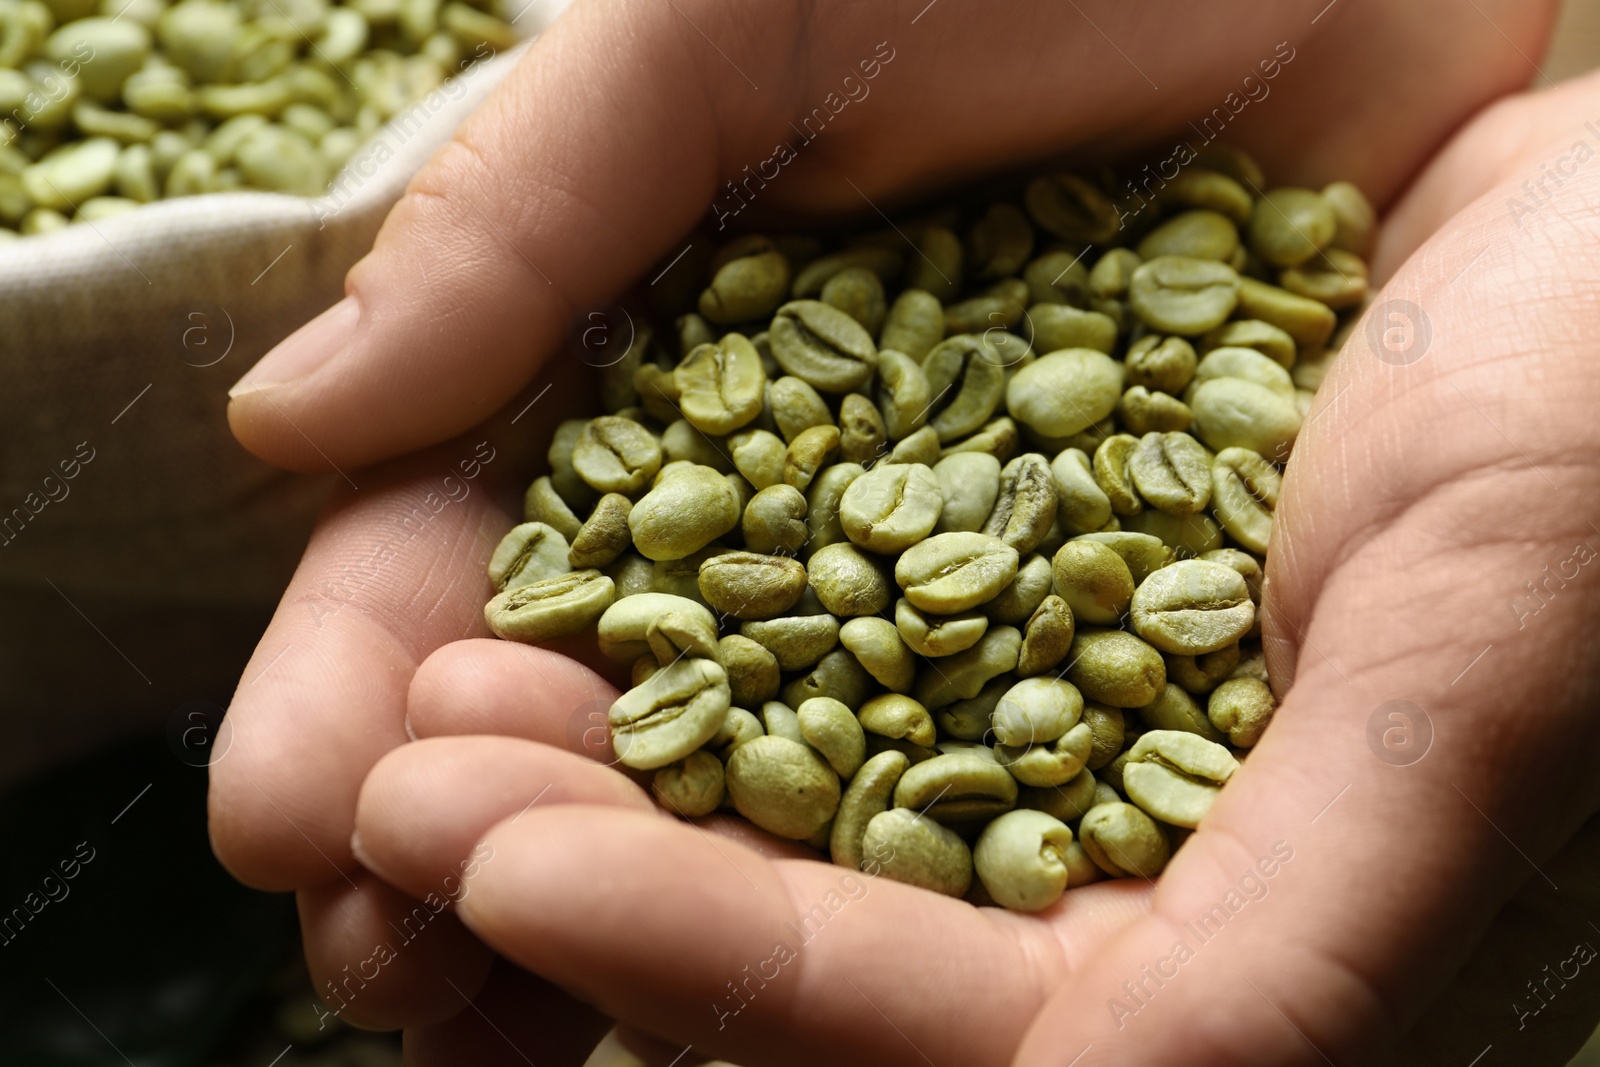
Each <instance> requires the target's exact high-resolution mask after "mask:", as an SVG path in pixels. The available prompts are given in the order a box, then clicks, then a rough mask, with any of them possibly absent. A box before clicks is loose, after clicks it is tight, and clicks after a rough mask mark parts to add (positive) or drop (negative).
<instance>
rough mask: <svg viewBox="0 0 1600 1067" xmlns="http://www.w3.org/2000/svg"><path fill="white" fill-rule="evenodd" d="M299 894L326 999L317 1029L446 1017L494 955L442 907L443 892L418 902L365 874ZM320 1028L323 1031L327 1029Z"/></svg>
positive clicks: (314, 977)
mask: <svg viewBox="0 0 1600 1067" xmlns="http://www.w3.org/2000/svg"><path fill="white" fill-rule="evenodd" d="M353 881H354V882H355V886H354V887H352V886H350V885H347V884H346V883H344V882H338V883H336V884H333V885H327V886H319V887H317V888H314V889H304V890H301V891H300V892H299V893H298V894H297V895H296V902H297V903H298V905H299V910H300V928H301V932H302V937H303V939H304V941H305V952H306V965H307V966H308V967H309V968H310V970H311V984H312V989H313V990H314V991H315V992H316V994H317V996H318V997H319V998H320V999H321V1005H322V1006H321V1007H319V1008H318V1009H317V1018H318V1022H319V1024H322V1025H330V1024H331V1022H332V1020H334V1019H337V1020H340V1021H343V1022H345V1023H347V1024H349V1025H351V1026H356V1027H360V1028H362V1029H367V1030H397V1029H399V1028H400V1027H402V1026H414V1025H418V1024H423V1023H431V1022H438V1021H440V1020H443V1019H448V1018H450V1017H451V1016H453V1015H455V1014H456V1013H457V1012H459V1011H460V1010H461V1006H462V1002H461V1000H460V998H459V997H457V996H456V995H455V994H453V993H451V991H450V984H451V983H453V984H454V986H455V987H456V988H459V989H462V990H464V991H466V993H467V994H468V995H469V996H470V995H471V994H472V993H474V992H475V991H476V990H477V989H478V988H479V986H481V985H482V984H483V980H484V978H485V976H486V975H487V974H488V973H489V967H490V964H491V963H492V962H493V960H494V953H492V952H490V951H489V950H488V949H487V948H485V947H484V945H483V943H482V942H481V941H479V940H478V939H477V938H476V937H474V936H473V935H472V934H471V932H469V931H468V930H466V929H465V928H464V927H463V926H462V925H461V923H460V921H459V920H458V919H457V918H456V917H455V915H454V914H453V913H451V912H450V911H449V910H447V909H446V908H444V907H443V906H442V904H441V901H442V899H443V897H442V894H443V892H444V891H443V890H442V889H440V888H436V889H435V890H433V891H432V894H431V897H429V899H428V900H426V901H424V900H423V899H420V898H421V897H422V896H426V895H427V894H420V895H419V899H413V898H412V897H409V896H407V895H405V894H403V893H399V892H397V891H396V890H394V889H391V888H390V887H389V886H387V885H384V884H383V883H382V882H380V881H379V880H378V879H377V878H374V877H373V876H372V875H370V874H368V873H366V872H365V871H361V872H357V873H356V874H355V875H354V876H353ZM322 1025H319V1027H318V1029H321V1028H322Z"/></svg>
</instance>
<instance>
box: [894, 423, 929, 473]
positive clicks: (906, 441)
mask: <svg viewBox="0 0 1600 1067" xmlns="http://www.w3.org/2000/svg"><path fill="white" fill-rule="evenodd" d="M940 454H941V453H940V449H939V434H938V433H937V432H936V431H935V430H934V428H933V427H932V426H924V427H922V429H920V430H917V431H916V432H915V433H912V434H909V435H907V436H906V437H904V438H902V439H901V440H900V442H899V443H898V444H896V445H895V446H894V449H893V450H892V451H891V452H890V453H889V454H888V455H887V456H885V457H884V463H901V464H905V463H920V464H922V465H923V466H924V467H931V466H933V465H934V464H935V463H937V462H939V456H940ZM881 465H882V464H880V466H881Z"/></svg>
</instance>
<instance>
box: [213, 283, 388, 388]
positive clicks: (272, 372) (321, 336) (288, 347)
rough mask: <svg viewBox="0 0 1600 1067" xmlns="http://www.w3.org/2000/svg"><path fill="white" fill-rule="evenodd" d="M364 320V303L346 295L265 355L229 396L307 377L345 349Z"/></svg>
mask: <svg viewBox="0 0 1600 1067" xmlns="http://www.w3.org/2000/svg"><path fill="white" fill-rule="evenodd" d="M360 321H361V305H360V304H358V303H356V298H355V297H353V296H347V297H345V298H344V299H343V300H341V301H339V302H338V303H337V304H335V305H333V306H332V307H331V308H329V309H328V310H327V311H324V312H323V313H322V314H320V315H318V316H317V317H316V318H314V319H312V320H311V321H310V322H308V323H306V324H305V325H304V326H302V327H300V328H299V329H298V330H296V331H295V332H294V333H292V334H290V335H289V336H288V337H285V338H284V339H283V340H282V341H279V342H278V345H277V347H276V348H274V349H273V350H272V351H270V352H268V353H267V354H266V355H264V356H262V357H261V358H260V359H259V360H258V361H256V365H255V366H254V367H251V368H250V369H249V370H248V371H246V372H245V375H244V377H242V378H240V379H239V380H238V381H237V382H235V383H234V384H233V388H232V389H229V390H228V396H229V398H230V399H231V398H234V397H237V396H240V395H242V394H244V393H250V392H255V391H256V390H258V389H263V388H266V387H269V386H274V385H283V384H285V383H287V382H292V381H295V380H296V379H299V378H304V377H305V376H306V375H308V374H310V373H311V372H312V371H314V370H316V369H317V368H318V367H320V366H322V365H323V364H325V363H327V362H328V361H329V360H331V359H332V358H333V357H334V356H336V355H338V353H339V352H340V351H342V350H343V349H344V346H345V344H346V342H348V341H349V340H350V336H351V335H352V334H354V333H355V331H356V324H357V323H358V322H360Z"/></svg>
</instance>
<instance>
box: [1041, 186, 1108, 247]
mask: <svg viewBox="0 0 1600 1067" xmlns="http://www.w3.org/2000/svg"><path fill="white" fill-rule="evenodd" d="M1023 202H1024V203H1025V204H1026V205H1027V208H1028V214H1029V215H1031V216H1032V217H1033V221H1034V222H1036V223H1038V224H1039V225H1040V226H1042V227H1043V228H1044V229H1046V230H1048V231H1049V232H1051V233H1053V234H1055V235H1056V236H1057V237H1061V238H1064V239H1065V240H1068V241H1079V242H1083V243H1085V244H1101V243H1104V242H1106V241H1110V240H1111V239H1112V238H1113V237H1115V236H1116V235H1117V231H1118V229H1120V228H1121V225H1122V219H1121V215H1120V213H1119V212H1118V210H1117V206H1116V205H1115V204H1113V203H1112V202H1111V199H1110V198H1109V197H1107V196H1106V195H1105V193H1103V192H1101V191H1100V190H1099V189H1098V188H1096V187H1095V186H1094V185H1093V184H1092V183H1090V182H1088V181H1086V180H1085V179H1083V178H1080V177H1078V176H1077V175H1076V174H1065V173H1062V174H1052V175H1049V176H1048V177H1043V178H1035V179H1034V180H1033V181H1032V182H1030V183H1029V184H1028V189H1027V192H1026V193H1025V194H1024V197H1023Z"/></svg>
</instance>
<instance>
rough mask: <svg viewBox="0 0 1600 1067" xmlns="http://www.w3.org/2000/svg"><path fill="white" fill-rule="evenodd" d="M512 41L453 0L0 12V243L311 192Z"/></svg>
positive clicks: (112, 1) (151, 1)
mask: <svg viewBox="0 0 1600 1067" xmlns="http://www.w3.org/2000/svg"><path fill="white" fill-rule="evenodd" d="M474 2H475V3H477V2H478V0H474ZM482 2H483V3H488V2H489V0H482ZM515 43H516V35H515V33H514V31H513V30H512V28H511V26H510V25H509V24H508V23H507V22H505V21H504V20H502V19H501V18H499V17H497V16H496V15H494V14H492V13H490V12H489V11H488V10H484V9H482V8H481V7H479V6H470V5H469V4H467V3H462V2H461V0H348V2H347V3H344V4H334V3H330V2H329V0H178V2H177V3H174V4H170V6H169V3H168V0H0V239H5V238H9V237H15V236H18V234H19V233H20V234H35V233H45V232H49V231H51V230H56V229H60V228H61V227H63V226H66V225H68V224H69V223H70V222H74V221H80V220H87V221H90V222H93V221H96V220H98V219H102V218H106V217H108V216H111V215H116V214H121V213H122V212H125V211H131V210H132V209H134V208H136V207H138V206H139V205H140V204H144V203H148V202H150V201H152V200H158V199H161V198H163V197H172V196H188V195H192V194H195V193H210V192H221V191H225V190H231V189H259V190H266V191H271V192H285V193H294V194H298V195H302V196H320V195H321V194H322V193H324V192H325V191H326V190H327V188H328V184H329V182H330V181H332V179H333V178H334V177H335V176H336V175H337V174H338V172H339V169H340V168H341V167H342V166H344V164H345V162H346V161H347V160H348V159H350V157H351V156H352V155H354V154H355V152H356V150H357V149H359V148H360V147H361V145H362V144H363V143H365V142H366V141H367V140H368V139H369V138H371V137H372V135H373V134H374V133H376V132H377V130H378V129H379V128H380V127H381V126H382V125H383V124H384V123H385V122H388V121H389V120H390V119H391V118H393V117H394V116H396V115H398V114H399V113H400V112H402V111H404V110H405V109H406V108H409V107H411V106H412V105H414V104H415V103H417V102H418V101H420V100H422V99H423V98H424V97H425V96H427V94H428V93H430V92H432V91H434V90H436V89H438V88H439V87H440V86H441V85H442V84H443V83H444V81H445V80H446V79H447V78H448V77H450V76H451V75H454V74H457V73H459V72H460V71H462V70H465V69H466V68H467V67H468V66H470V65H471V64H472V63H473V62H475V61H477V60H478V59H481V58H483V57H485V56H488V55H492V54H493V53H494V52H495V51H497V50H500V49H504V48H509V47H511V46H512V45H513V44H515ZM418 121H420V118H419V120H418ZM407 132H408V134H409V133H411V132H414V130H408V131H407Z"/></svg>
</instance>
